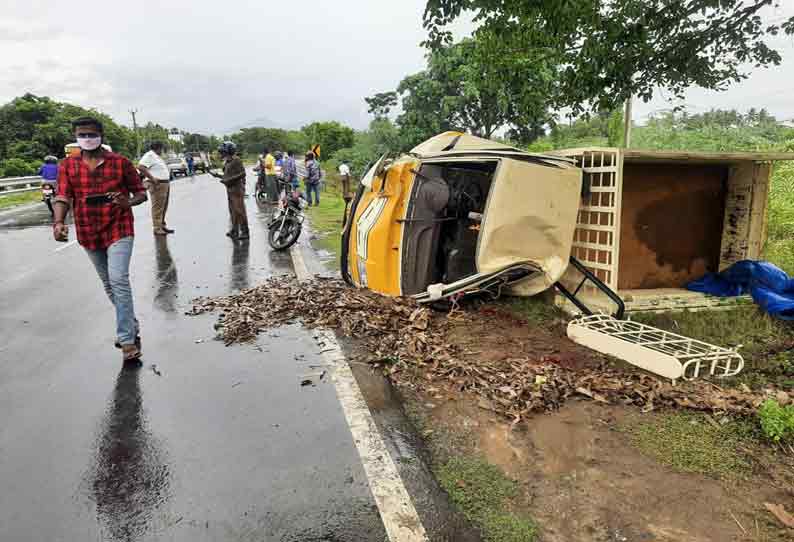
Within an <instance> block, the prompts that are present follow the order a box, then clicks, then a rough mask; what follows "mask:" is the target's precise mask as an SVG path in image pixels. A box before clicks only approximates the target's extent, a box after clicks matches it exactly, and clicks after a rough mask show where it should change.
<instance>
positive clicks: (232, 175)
mask: <svg viewBox="0 0 794 542" xmlns="http://www.w3.org/2000/svg"><path fill="white" fill-rule="evenodd" d="M218 152H219V153H220V155H221V157H222V158H223V160H224V164H223V175H219V174H217V173H215V172H214V171H211V172H210V173H211V174H212V175H213V176H214V177H217V178H218V179H220V180H221V182H222V183H223V184H224V185H226V196H227V198H228V200H229V218H230V219H231V222H232V228H231V230H229V231H228V232H226V235H228V236H229V237H231V238H232V239H248V238H249V234H248V216H247V215H246V212H245V199H244V198H245V166H243V161H242V160H240V157H239V156H237V146H236V145H235V144H234V143H232V142H231V141H225V142H224V143H223V144H222V145H221V146H220V147H219V148H218Z"/></svg>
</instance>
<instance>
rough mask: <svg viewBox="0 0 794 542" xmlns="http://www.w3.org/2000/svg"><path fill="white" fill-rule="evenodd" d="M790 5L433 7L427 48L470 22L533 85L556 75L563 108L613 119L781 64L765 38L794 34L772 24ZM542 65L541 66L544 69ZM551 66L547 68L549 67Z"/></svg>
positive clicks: (552, 96) (552, 98)
mask: <svg viewBox="0 0 794 542" xmlns="http://www.w3.org/2000/svg"><path fill="white" fill-rule="evenodd" d="M783 3H784V2H783V0H722V1H719V2H715V1H714V0H687V1H686V2H670V1H669V0H614V1H611V2H603V1H597V0H579V1H576V2H556V1H548V0H546V1H539V0H538V1H526V2H504V1H501V0H427V4H426V9H425V13H424V26H425V28H426V29H427V30H428V32H429V37H428V40H427V42H426V45H428V46H429V47H430V48H431V49H432V50H434V51H437V50H439V49H442V48H444V47H447V46H449V44H450V43H451V42H452V37H453V36H452V30H451V28H450V24H451V23H453V22H454V21H455V20H456V19H458V18H459V17H461V16H462V15H463V14H464V13H465V14H466V15H465V17H469V16H471V14H472V13H473V15H474V21H475V22H476V23H478V27H477V29H476V30H475V32H474V38H475V39H476V40H478V41H482V42H483V44H482V47H483V48H485V49H486V50H496V51H504V52H509V54H505V55H503V56H504V57H505V58H504V59H503V60H502V62H503V63H504V64H505V65H511V66H512V67H513V70H514V71H515V72H520V73H521V75H522V76H525V77H527V78H528V79H530V78H532V74H531V68H528V67H532V66H538V65H540V66H541V69H545V65H553V66H555V67H556V68H555V71H556V74H555V77H554V82H553V84H552V85H548V86H547V87H543V86H541V87H540V88H541V90H542V92H543V93H544V94H545V95H546V96H547V99H548V101H549V102H551V103H552V104H553V107H554V108H555V109H558V110H559V109H562V108H570V109H571V110H572V111H573V112H574V113H575V114H578V113H580V112H581V111H583V110H586V109H589V108H592V109H593V110H594V111H600V110H614V109H617V108H618V107H619V106H620V105H621V104H623V103H624V102H625V101H626V99H627V98H629V97H630V96H638V97H640V98H642V99H643V100H645V101H648V100H649V99H650V98H651V97H652V96H653V94H654V93H656V92H658V89H659V88H662V89H666V90H667V91H669V92H670V93H672V95H674V96H678V97H680V96H683V95H684V92H685V90H686V89H687V88H688V87H690V86H693V85H697V86H700V87H703V88H708V89H724V88H726V87H727V86H728V85H729V84H730V83H732V82H735V81H740V80H742V79H744V78H745V77H746V72H747V71H748V69H749V68H748V67H749V66H750V65H753V66H766V65H774V64H779V63H780V54H779V53H778V52H777V51H775V50H774V49H772V48H771V47H770V46H769V44H768V43H767V39H768V38H770V37H772V36H776V35H778V34H780V33H782V32H785V33H788V34H792V33H794V18H790V19H788V20H787V21H786V20H783V21H780V20H779V19H778V20H777V22H776V23H774V22H773V23H771V24H770V23H765V22H764V17H762V16H763V15H773V14H774V11H773V10H774V8H776V7H777V8H779V7H780V6H782V5H783ZM541 62H542V63H541ZM544 64H545V65H544Z"/></svg>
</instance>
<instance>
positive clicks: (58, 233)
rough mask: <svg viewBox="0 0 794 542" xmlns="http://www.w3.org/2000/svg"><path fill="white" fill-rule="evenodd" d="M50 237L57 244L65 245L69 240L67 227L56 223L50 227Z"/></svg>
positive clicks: (61, 223)
mask: <svg viewBox="0 0 794 542" xmlns="http://www.w3.org/2000/svg"><path fill="white" fill-rule="evenodd" d="M52 236H53V237H54V238H55V240H56V241H58V242H59V243H65V242H66V241H68V240H69V226H67V225H66V224H64V223H63V222H56V223H55V224H53V225H52Z"/></svg>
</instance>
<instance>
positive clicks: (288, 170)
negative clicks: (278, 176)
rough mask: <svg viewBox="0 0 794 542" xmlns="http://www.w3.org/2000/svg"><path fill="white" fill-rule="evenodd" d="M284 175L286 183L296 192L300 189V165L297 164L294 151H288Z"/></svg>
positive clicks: (283, 168)
mask: <svg viewBox="0 0 794 542" xmlns="http://www.w3.org/2000/svg"><path fill="white" fill-rule="evenodd" d="M282 175H283V176H284V181H285V182H288V183H289V184H290V185H292V188H293V189H294V190H297V189H298V186H299V181H298V165H297V164H296V163H295V153H294V152H293V151H287V155H286V157H285V158H284V165H283V166H282Z"/></svg>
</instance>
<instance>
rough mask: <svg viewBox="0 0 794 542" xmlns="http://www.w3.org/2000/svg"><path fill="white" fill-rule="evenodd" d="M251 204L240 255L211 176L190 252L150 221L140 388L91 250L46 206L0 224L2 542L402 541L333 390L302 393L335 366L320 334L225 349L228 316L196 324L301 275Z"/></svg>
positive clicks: (193, 218) (176, 196)
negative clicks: (227, 301) (63, 239)
mask: <svg viewBox="0 0 794 542" xmlns="http://www.w3.org/2000/svg"><path fill="white" fill-rule="evenodd" d="M251 184H252V183H249V187H250V186H251ZM246 203H247V207H248V213H249V220H250V223H251V240H250V242H248V243H240V242H233V241H231V240H230V239H228V238H227V237H225V235H224V233H225V231H226V229H227V205H226V195H225V192H224V189H223V187H222V186H221V185H220V184H219V183H218V182H217V181H215V180H214V179H212V178H211V177H209V176H206V175H203V176H198V177H195V178H192V179H187V180H180V181H178V182H176V183H174V184H173V185H172V195H171V206H170V208H169V211H168V223H169V226H170V227H172V228H174V229H175V230H176V234H175V235H172V236H168V237H167V238H155V237H154V236H153V235H152V234H151V229H150V223H149V205H148V203H147V204H144V205H142V206H140V207H138V208H136V231H137V236H136V241H135V250H134V255H133V260H132V269H131V273H132V284H133V290H134V294H135V302H136V311H137V314H138V318H139V319H140V320H141V324H142V336H143V347H144V354H145V356H144V360H143V361H144V363H143V366H142V367H141V368H140V369H138V370H134V369H133V370H129V369H127V370H125V369H122V364H121V361H120V354H119V351H118V350H116V349H115V348H114V347H113V339H114V336H113V335H114V317H113V312H112V308H111V306H110V304H109V302H108V300H107V298H106V297H105V294H104V292H103V291H102V288H101V286H100V283H99V280H98V278H97V277H96V274H95V272H94V270H93V268H92V266H91V264H90V262H89V261H88V258H87V257H86V256H85V254H84V253H83V251H82V249H81V248H80V246H79V245H77V244H74V243H73V244H69V245H64V244H59V243H56V242H55V241H53V240H52V237H51V233H50V232H51V229H50V226H49V224H48V213H47V211H46V209H45V207H44V205H43V204H42V205H41V206H40V207H38V208H35V209H32V210H30V209H28V210H25V211H23V212H12V213H3V214H1V215H0V277H3V280H2V282H0V480H2V489H1V490H0V540H2V541H9V542H10V541H14V542H24V541H37V542H38V541H59V540H63V541H77V540H80V541H88V540H110V541H132V540H135V541H149V540H168V541H182V540H184V541H191V542H196V541H203V540H207V541H210V540H212V541H215V540H235V541H236V540H240V541H243V540H245V541H248V540H258V541H262V540H265V541H269V540H273V541H276V540H277V541H310V540H328V541H330V540H334V541H351V542H354V541H380V540H385V539H386V534H385V531H384V527H383V524H382V523H381V520H380V516H379V513H378V509H377V507H376V506H375V503H374V501H373V497H372V495H371V493H370V490H369V486H368V482H367V479H366V477H365V473H364V470H363V468H362V464H361V460H360V459H359V456H358V454H357V451H356V447H355V445H354V442H353V440H352V437H351V433H350V430H349V426H348V424H347V422H346V421H345V417H344V415H343V412H342V409H341V407H340V404H339V402H338V399H337V396H336V394H335V390H334V387H333V384H331V383H329V382H327V379H326V381H321V382H318V383H317V385H316V386H305V387H301V386H300V382H301V377H302V376H303V375H305V374H307V373H312V372H316V370H314V369H313V368H312V367H311V365H313V364H320V363H322V357H321V352H320V347H319V346H318V345H317V344H316V342H315V341H314V340H313V339H312V336H311V334H310V332H308V331H306V330H303V329H301V328H299V327H297V326H294V327H290V328H283V329H279V330H276V331H273V332H270V333H268V334H266V335H263V336H262V337H260V340H259V341H258V342H257V344H256V345H242V346H240V345H236V346H231V347H228V348H227V347H224V345H223V344H222V343H221V342H218V341H215V340H213V338H212V336H213V330H212V324H213V323H214V321H215V318H216V316H214V315H205V316H199V317H187V316H184V312H185V311H186V310H188V309H189V308H190V306H191V303H190V302H191V299H193V298H194V297H196V296H199V295H220V294H225V293H228V292H234V291H237V290H239V289H241V288H245V287H247V286H249V285H253V284H255V283H258V282H259V281H261V280H262V279H264V278H265V277H267V276H270V275H273V274H278V273H291V272H292V270H291V260H290V258H289V254H288V253H283V254H279V253H273V252H271V251H270V250H269V247H268V246H267V242H266V237H265V230H264V227H263V225H264V223H265V222H266V220H267V216H268V212H269V209H260V208H259V207H258V206H257V205H256V203H255V201H254V200H253V198H248V199H247V200H246ZM70 233H71V234H72V235H74V232H73V231H72V232H70Z"/></svg>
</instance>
